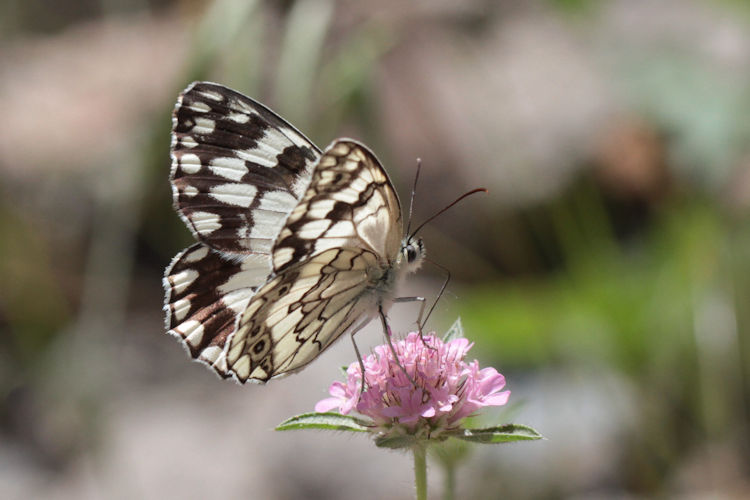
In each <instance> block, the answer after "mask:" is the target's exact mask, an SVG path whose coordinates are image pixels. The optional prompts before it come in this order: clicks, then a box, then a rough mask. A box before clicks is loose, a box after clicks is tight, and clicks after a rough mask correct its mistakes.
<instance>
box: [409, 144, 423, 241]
mask: <svg viewBox="0 0 750 500" xmlns="http://www.w3.org/2000/svg"><path fill="white" fill-rule="evenodd" d="M421 169H422V158H417V173H416V174H414V185H413V186H412V187H411V198H410V199H409V222H407V223H406V234H409V229H411V214H412V210H413V209H414V196H415V195H416V194H417V180H419V171H420V170H421Z"/></svg>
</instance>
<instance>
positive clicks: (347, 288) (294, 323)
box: [227, 139, 402, 382]
mask: <svg viewBox="0 0 750 500" xmlns="http://www.w3.org/2000/svg"><path fill="white" fill-rule="evenodd" d="M401 233H402V223H401V209H400V206H399V201H398V197H397V195H396V192H395V191H394V189H393V186H392V185H391V182H390V181H389V179H388V176H387V174H386V172H385V170H383V168H382V167H381V165H380V163H379V162H378V161H377V159H376V158H375V156H374V155H373V154H372V153H371V152H370V151H369V150H368V149H367V148H366V147H364V146H363V145H361V144H359V143H357V142H355V141H351V140H347V139H339V140H337V141H335V142H334V143H333V144H331V145H330V146H329V147H328V148H327V149H326V151H325V152H324V154H323V156H322V157H321V158H320V160H319V161H318V164H317V166H316V168H315V171H314V173H313V178H312V181H311V182H310V186H309V187H308V189H307V192H306V193H305V195H304V197H303V198H302V200H301V201H300V203H299V205H297V207H296V208H295V209H294V211H292V213H291V215H290V216H289V219H288V220H287V222H286V224H285V226H284V228H283V229H282V231H281V233H280V235H279V238H278V240H277V242H276V244H275V245H274V250H273V263H274V275H275V276H274V277H273V278H272V279H270V280H269V281H268V282H267V283H266V284H265V285H263V287H261V288H260V289H259V290H258V292H257V293H256V295H255V296H254V297H253V298H252V299H251V301H250V303H249V305H248V307H247V309H246V310H245V311H244V313H243V314H242V317H241V319H240V323H239V326H238V329H237V332H236V333H235V334H234V335H233V336H232V337H231V339H230V344H229V349H228V352H227V362H228V363H229V367H230V369H231V371H232V372H233V374H234V375H235V376H236V377H237V379H238V380H240V381H241V382H244V381H246V380H248V379H253V380H258V381H266V380H268V379H270V378H272V377H276V376H279V375H283V374H286V373H291V372H294V371H297V370H299V369H301V368H303V367H304V366H305V365H307V364H308V363H310V362H311V361H312V360H313V359H315V358H316V357H317V356H318V355H319V354H320V353H321V352H322V351H323V350H325V349H326V348H327V347H328V346H330V345H331V344H332V343H333V341H335V340H336V339H337V338H338V337H340V336H341V335H342V334H343V333H345V332H347V331H351V330H352V329H353V328H356V327H357V326H360V325H363V324H365V323H367V322H369V320H370V319H372V318H373V317H374V316H375V315H376V314H377V313H378V306H379V305H380V304H381V302H382V301H383V300H384V299H385V300H387V299H388V298H389V295H390V294H391V293H392V291H393V288H394V285H395V281H396V279H397V274H398V273H397V271H398V269H397V266H398V265H399V263H400V249H401Z"/></svg>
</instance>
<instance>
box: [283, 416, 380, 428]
mask: <svg viewBox="0 0 750 500" xmlns="http://www.w3.org/2000/svg"><path fill="white" fill-rule="evenodd" d="M368 425H369V422H367V421H366V420H362V419H360V418H356V417H351V416H349V415H341V414H339V413H304V414H302V415H297V416H296V417H292V418H289V419H287V420H285V421H283V422H282V423H280V424H279V425H278V426H277V427H276V430H277V431H292V430H299V429H322V430H326V431H351V432H370V427H369V426H368Z"/></svg>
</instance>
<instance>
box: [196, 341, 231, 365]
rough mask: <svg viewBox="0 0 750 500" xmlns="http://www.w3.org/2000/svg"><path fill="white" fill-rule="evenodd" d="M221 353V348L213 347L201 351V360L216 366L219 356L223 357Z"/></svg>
mask: <svg viewBox="0 0 750 500" xmlns="http://www.w3.org/2000/svg"><path fill="white" fill-rule="evenodd" d="M221 353H222V351H221V347H219V346H217V345H212V346H210V347H206V348H205V349H203V350H202V351H201V359H203V360H204V361H206V362H208V363H211V364H214V363H216V360H217V359H219V356H221ZM224 371H226V370H224Z"/></svg>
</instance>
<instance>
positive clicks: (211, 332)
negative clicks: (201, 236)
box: [164, 243, 270, 378]
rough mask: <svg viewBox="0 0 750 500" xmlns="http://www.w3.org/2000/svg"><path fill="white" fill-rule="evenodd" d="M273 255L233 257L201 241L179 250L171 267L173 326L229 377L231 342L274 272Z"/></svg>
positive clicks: (167, 279) (168, 286)
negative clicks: (227, 349)
mask: <svg viewBox="0 0 750 500" xmlns="http://www.w3.org/2000/svg"><path fill="white" fill-rule="evenodd" d="M261 260H263V261H265V262H259V261H261ZM267 260H268V259H267V258H265V256H257V255H249V256H247V257H246V258H245V259H243V260H240V261H238V260H236V259H235V260H233V261H232V260H227V258H226V257H224V256H222V255H221V254H219V253H218V252H215V251H213V250H211V249H210V248H209V247H207V246H206V245H203V244H202V243H196V244H194V245H192V246H191V247H189V248H187V249H186V250H183V251H182V252H180V253H179V254H177V256H176V257H175V258H174V259H173V260H172V263H171V264H170V265H169V267H167V270H166V272H165V275H164V288H165V290H166V298H165V303H164V309H165V312H166V326H167V330H168V331H169V333H170V334H172V335H174V336H176V337H178V338H179V339H180V340H181V341H182V343H183V345H184V346H185V348H186V349H187V350H188V352H189V353H190V355H191V356H192V357H193V358H195V359H198V360H199V361H202V362H204V363H206V364H208V365H209V366H211V368H213V369H214V370H215V371H216V372H217V373H218V374H219V375H220V376H221V377H223V378H226V377H229V376H230V373H228V368H227V365H226V359H225V352H224V351H225V349H224V347H225V343H226V341H227V338H228V337H229V336H230V335H231V334H232V333H233V332H234V330H235V327H236V324H237V318H238V316H239V315H240V314H241V313H242V311H244V310H245V308H246V307H247V305H248V303H249V302H250V299H251V298H252V296H253V295H254V294H255V291H256V290H257V288H259V287H260V286H261V285H262V284H263V283H265V281H266V278H267V275H268V273H269V272H270V267H269V265H268V262H267Z"/></svg>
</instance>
